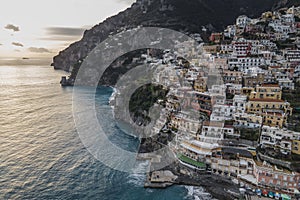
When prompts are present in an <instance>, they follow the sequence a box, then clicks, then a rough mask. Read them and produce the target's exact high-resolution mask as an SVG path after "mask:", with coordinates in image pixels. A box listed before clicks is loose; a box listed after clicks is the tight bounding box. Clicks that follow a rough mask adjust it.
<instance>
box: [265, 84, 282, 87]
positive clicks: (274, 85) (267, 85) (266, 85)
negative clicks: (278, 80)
mask: <svg viewBox="0 0 300 200" xmlns="http://www.w3.org/2000/svg"><path fill="white" fill-rule="evenodd" d="M261 87H279V85H278V84H262V86H261Z"/></svg>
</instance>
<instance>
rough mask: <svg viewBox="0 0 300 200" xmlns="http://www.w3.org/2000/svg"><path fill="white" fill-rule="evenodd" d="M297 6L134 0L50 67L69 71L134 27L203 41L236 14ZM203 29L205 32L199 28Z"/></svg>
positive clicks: (283, 0)
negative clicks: (194, 35) (109, 39)
mask: <svg viewBox="0 0 300 200" xmlns="http://www.w3.org/2000/svg"><path fill="white" fill-rule="evenodd" d="M291 5H300V2H299V1H297V0H289V1H288V0H264V1H262V0H251V1H249V0H189V1H186V0H137V1H136V2H135V3H134V4H132V6H131V7H130V8H128V9H126V10H125V11H123V12H120V13H119V14H117V15H115V16H113V17H110V18H107V19H106V20H105V21H104V22H102V23H100V24H98V25H96V26H94V27H93V28H91V29H90V30H87V31H85V33H84V35H83V37H82V39H81V40H80V41H78V42H75V43H73V44H71V45H70V46H69V47H68V48H66V49H65V50H63V51H61V52H59V54H58V55H57V56H55V57H54V58H53V63H52V66H53V67H54V69H61V70H65V71H72V70H73V68H74V67H76V66H79V67H80V62H81V61H82V60H84V58H85V57H86V56H87V55H88V53H89V52H90V51H91V50H93V49H94V48H95V47H96V45H97V44H99V43H101V42H102V41H104V40H105V39H106V38H107V37H108V36H109V35H112V34H115V33H118V32H120V31H122V30H126V29H129V28H132V27H137V26H153V27H163V28H170V29H173V30H177V31H181V32H184V33H186V32H188V33H200V34H201V35H202V38H203V39H204V40H205V39H206V38H207V37H208V34H209V33H210V32H212V31H221V30H223V29H224V28H225V27H226V26H227V25H229V24H231V23H233V22H234V20H235V19H236V17H237V16H239V15H243V14H244V15H247V16H249V17H257V16H259V15H261V13H262V12H264V11H267V10H274V9H278V8H280V7H287V6H291ZM203 30H207V31H203Z"/></svg>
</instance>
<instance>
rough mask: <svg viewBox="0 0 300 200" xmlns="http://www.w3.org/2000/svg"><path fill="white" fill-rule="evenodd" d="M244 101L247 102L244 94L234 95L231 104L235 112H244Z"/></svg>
mask: <svg viewBox="0 0 300 200" xmlns="http://www.w3.org/2000/svg"><path fill="white" fill-rule="evenodd" d="M246 103H247V96H246V95H235V96H234V98H233V106H235V108H236V112H239V113H245V111H246Z"/></svg>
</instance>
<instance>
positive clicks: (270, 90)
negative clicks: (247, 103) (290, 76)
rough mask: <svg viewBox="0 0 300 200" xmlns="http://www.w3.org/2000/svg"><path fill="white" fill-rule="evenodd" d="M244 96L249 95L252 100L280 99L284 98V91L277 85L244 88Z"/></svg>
mask: <svg viewBox="0 0 300 200" xmlns="http://www.w3.org/2000/svg"><path fill="white" fill-rule="evenodd" d="M241 92H242V94H244V95H247V96H248V97H249V98H250V99H278V100H280V99H281V97H282V91H281V88H280V87H279V85H277V84H264V85H262V86H256V87H255V88H253V87H243V88H242V91H241Z"/></svg>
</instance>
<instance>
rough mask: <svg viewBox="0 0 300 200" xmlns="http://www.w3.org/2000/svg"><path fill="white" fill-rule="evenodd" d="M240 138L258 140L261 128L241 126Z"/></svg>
mask: <svg viewBox="0 0 300 200" xmlns="http://www.w3.org/2000/svg"><path fill="white" fill-rule="evenodd" d="M239 131H240V135H241V136H240V138H241V139H244V140H250V141H258V139H259V135H260V131H259V129H250V128H240V129H239Z"/></svg>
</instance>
